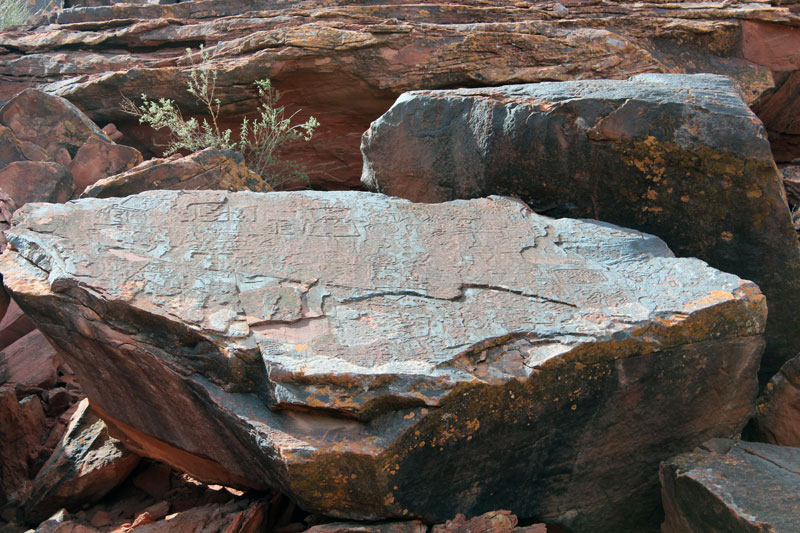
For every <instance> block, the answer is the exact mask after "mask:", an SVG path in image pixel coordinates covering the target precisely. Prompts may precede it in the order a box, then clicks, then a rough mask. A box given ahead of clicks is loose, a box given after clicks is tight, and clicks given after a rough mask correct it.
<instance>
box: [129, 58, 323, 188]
mask: <svg viewBox="0 0 800 533" xmlns="http://www.w3.org/2000/svg"><path fill="white" fill-rule="evenodd" d="M186 54H187V57H188V58H189V59H190V60H192V58H193V55H192V51H191V50H189V49H187V50H186ZM199 55H200V61H199V62H196V63H195V62H193V65H194V68H193V69H192V70H191V72H190V74H189V81H188V83H187V86H186V90H187V92H188V93H189V94H191V95H192V96H194V97H195V98H196V99H197V101H198V102H200V104H201V106H202V107H203V108H204V109H205V110H206V111H207V113H208V117H209V118H207V119H203V120H202V121H200V120H198V119H196V118H189V119H185V118H184V117H183V114H182V113H181V110H180V109H179V108H178V106H177V105H176V104H175V101H174V100H170V99H168V98H160V99H158V100H153V99H151V98H149V97H148V96H147V95H145V94H143V95H141V104H138V105H137V104H136V103H134V102H133V101H132V100H130V99H127V98H124V99H123V104H122V107H123V109H124V110H126V111H128V112H129V113H131V114H133V115H135V116H137V117H139V122H140V123H142V124H148V125H149V126H151V127H152V128H154V129H156V130H163V129H166V130H167V131H168V132H169V134H170V140H169V142H168V144H167V145H166V149H165V151H164V154H165V155H170V154H174V153H175V152H178V151H180V150H186V151H189V152H196V151H198V150H202V149H204V148H219V149H221V150H238V151H239V152H241V153H242V155H244V158H245V161H246V162H247V166H248V167H249V168H250V169H251V170H252V171H253V172H255V173H256V174H258V175H259V176H261V178H262V179H263V180H264V181H266V182H267V183H268V184H269V185H270V186H272V187H274V188H279V187H280V186H281V185H284V184H286V183H297V182H298V181H304V182H307V181H308V177H307V176H306V175H305V172H304V171H303V168H302V166H300V165H299V164H297V163H296V162H294V161H285V160H283V159H282V158H281V157H280V156H281V152H282V151H283V149H285V148H286V147H287V146H288V145H290V144H291V143H293V142H295V141H310V140H311V137H312V136H313V134H314V129H315V128H316V127H317V126H319V123H318V122H317V119H315V118H314V117H310V118H309V119H308V120H307V121H305V122H303V123H298V124H292V121H293V120H294V118H295V115H297V112H295V113H293V114H292V115H290V116H288V117H287V116H286V113H285V108H284V106H281V105H278V100H279V99H280V96H281V95H280V93H279V92H278V91H277V90H276V89H275V88H274V87H273V86H272V84H271V83H270V81H269V80H256V81H255V82H254V84H255V87H256V91H257V93H258V98H259V105H258V109H257V116H256V118H255V119H253V120H248V119H247V118H246V117H245V118H244V119H243V120H242V124H241V126H240V128H239V131H238V132H237V135H235V136H234V133H233V132H232V131H231V130H230V129H225V130H223V129H222V128H221V127H220V125H219V112H220V100H219V98H216V96H215V91H216V86H217V75H218V74H217V71H216V70H214V69H212V68H209V67H208V59H209V58H208V53H207V52H206V50H205V49H204V48H203V47H202V46H201V47H200V54H199Z"/></svg>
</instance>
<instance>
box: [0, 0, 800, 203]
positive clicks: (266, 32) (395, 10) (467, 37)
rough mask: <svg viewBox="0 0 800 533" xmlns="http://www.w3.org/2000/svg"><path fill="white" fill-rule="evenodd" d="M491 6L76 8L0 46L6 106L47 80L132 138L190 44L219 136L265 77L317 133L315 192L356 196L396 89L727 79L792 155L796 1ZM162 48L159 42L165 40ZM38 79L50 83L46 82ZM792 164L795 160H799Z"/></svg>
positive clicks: (255, 1) (332, 3)
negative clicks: (139, 107) (144, 100)
mask: <svg viewBox="0 0 800 533" xmlns="http://www.w3.org/2000/svg"><path fill="white" fill-rule="evenodd" d="M563 4H564V6H566V7H563V6H562V9H558V10H555V9H553V3H552V2H526V1H518V0H495V1H492V2H475V1H471V0H458V1H448V2H441V1H438V2H437V1H432V0H422V1H416V0H415V1H413V2H408V1H402V0H399V1H398V0H393V1H391V2H380V3H375V2H371V1H352V0H326V1H325V2H319V1H316V0H305V1H293V2H288V3H287V2H285V1H281V0H225V1H220V0H206V1H191V2H179V3H175V4H173V5H126V4H118V5H114V6H107V7H84V8H81V7H77V8H74V9H69V10H64V11H62V12H60V13H55V14H52V15H49V16H48V17H40V18H39V19H38V22H36V21H32V22H33V23H34V26H32V27H28V28H25V29H24V30H18V31H11V32H6V33H5V34H2V35H1V36H0V47H2V48H0V51H1V52H2V54H3V55H2V58H3V59H2V61H0V76H1V77H2V80H3V82H2V83H0V98H10V97H11V96H13V95H14V94H15V93H16V92H17V91H18V90H19V89H20V88H22V87H30V86H34V85H42V86H44V87H46V89H47V90H48V91H51V92H54V93H57V94H60V95H62V96H65V97H67V98H69V99H70V101H72V102H73V103H75V104H77V105H78V106H79V107H80V108H81V109H83V110H84V111H85V112H86V113H88V115H89V116H90V117H91V118H92V119H93V120H95V121H96V122H98V123H100V124H102V123H105V122H108V121H113V122H115V123H116V125H117V126H118V127H119V129H120V131H123V132H124V133H125V134H126V141H131V142H137V143H140V144H139V145H137V146H141V148H142V149H144V148H145V147H148V146H152V145H153V143H152V136H153V134H152V131H151V130H149V129H146V128H142V127H139V126H138V124H137V123H136V121H135V119H132V118H131V117H130V116H125V115H124V114H123V113H122V111H121V110H120V105H119V103H120V93H121V92H122V93H124V94H125V95H126V96H128V97H132V98H134V97H138V96H139V95H140V94H141V93H147V94H150V95H151V96H153V97H166V98H173V99H175V98H177V99H178V100H179V105H181V106H183V108H184V109H186V110H187V111H189V112H192V111H198V108H197V102H196V101H195V99H194V97H192V96H191V95H189V94H187V93H184V92H182V91H179V90H177V89H178V88H180V87H183V86H184V82H185V79H186V76H187V71H188V69H189V64H188V62H186V61H182V60H181V59H180V57H181V56H182V55H183V53H184V48H185V47H187V46H191V47H193V48H195V49H196V48H197V46H198V45H199V44H201V43H203V44H205V45H206V48H207V49H208V50H209V51H210V52H211V54H212V55H213V59H212V61H213V63H212V64H213V66H214V67H215V68H217V69H218V70H219V72H220V76H219V79H218V84H217V87H218V91H217V94H218V96H219V97H220V99H221V101H222V104H223V109H222V113H223V118H224V120H227V121H228V122H227V123H226V127H227V126H231V125H233V124H238V123H239V122H240V116H239V115H240V114H241V113H245V112H253V111H254V110H255V107H256V101H255V92H254V88H253V87H252V85H251V84H252V81H253V80H255V79H259V78H270V79H272V80H273V81H274V82H275V84H276V86H277V87H278V88H279V89H280V90H281V91H282V92H283V93H284V98H285V102H286V103H287V105H288V106H289V108H290V109H292V110H294V109H297V108H302V110H303V117H306V116H308V114H311V115H314V116H315V117H317V118H318V119H319V120H320V123H321V126H320V128H319V129H318V132H317V133H316V134H315V139H314V140H313V141H312V143H311V145H308V146H299V147H298V148H297V149H296V150H294V152H293V153H288V154H287V158H289V159H295V160H302V161H303V162H304V163H306V164H307V166H308V170H309V176H310V177H311V180H312V183H313V184H315V185H318V186H326V187H342V186H351V187H358V176H359V172H360V166H361V158H360V154H359V153H358V139H359V136H360V135H361V133H362V132H363V131H364V130H365V129H366V128H367V127H368V126H369V123H370V122H371V121H372V120H375V119H376V118H377V117H379V116H380V115H381V113H383V112H384V111H386V109H388V108H389V106H391V104H392V102H393V101H394V99H395V98H396V97H397V96H399V95H400V94H401V93H402V92H404V91H408V90H415V89H437V88H452V87H457V86H470V87H471V86H487V85H502V84H508V83H527V82H538V81H564V80H569V79H582V78H622V79H624V78H627V77H629V76H631V75H634V74H638V73H643V72H686V73H694V72H714V73H718V74H725V75H729V76H731V77H732V78H733V79H735V80H736V83H737V85H738V86H739V87H740V88H741V89H742V91H743V93H744V94H745V96H746V98H747V101H748V103H757V105H758V106H759V108H760V109H763V110H764V119H765V122H766V123H767V126H768V128H769V130H770V133H771V135H772V136H773V137H774V138H775V139H776V141H778V140H780V141H781V142H782V145H783V146H785V147H786V148H785V149H783V150H782V153H783V155H785V157H787V158H788V159H786V160H787V161H788V160H790V159H792V158H793V157H798V156H800V143H797V141H796V139H797V137H798V131H797V124H798V122H799V120H798V116H800V113H798V110H797V103H796V102H797V96H798V94H800V92H798V91H797V90H796V84H797V80H798V75H797V69H798V67H797V55H796V53H795V52H793V48H792V46H793V44H794V43H796V42H797V35H800V28H798V26H800V17H799V16H798V13H797V10H796V6H777V5H776V4H777V2H757V3H756V2H748V1H745V0H731V1H726V2H691V3H689V2H681V3H668V4H665V3H663V2H630V1H627V0H620V1H614V0H607V1H604V2H577V1H569V2H567V1H565V2H563ZM167 43H168V44H169V46H164V45H165V44H167ZM43 84H46V85H43ZM793 154H795V155H793Z"/></svg>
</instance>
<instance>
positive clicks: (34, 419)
mask: <svg viewBox="0 0 800 533" xmlns="http://www.w3.org/2000/svg"><path fill="white" fill-rule="evenodd" d="M44 432H45V416H44V410H43V409H42V403H41V402H40V401H39V398H38V397H37V396H27V397H26V398H23V399H22V400H20V401H17V394H16V392H15V390H14V387H13V386H12V385H3V386H0V505H2V504H4V503H6V502H7V501H9V500H16V499H18V498H19V496H20V495H21V494H24V492H25V490H27V488H28V487H29V486H30V478H31V477H33V476H32V473H31V472H30V466H29V464H28V462H29V460H30V459H32V458H33V457H34V456H35V455H36V454H37V453H38V451H39V448H40V446H41V441H42V439H43V435H44Z"/></svg>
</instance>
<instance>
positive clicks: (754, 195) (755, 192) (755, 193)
mask: <svg viewBox="0 0 800 533" xmlns="http://www.w3.org/2000/svg"><path fill="white" fill-rule="evenodd" d="M762 194H763V193H762V192H761V189H755V190H752V191H747V197H748V198H761V196H762Z"/></svg>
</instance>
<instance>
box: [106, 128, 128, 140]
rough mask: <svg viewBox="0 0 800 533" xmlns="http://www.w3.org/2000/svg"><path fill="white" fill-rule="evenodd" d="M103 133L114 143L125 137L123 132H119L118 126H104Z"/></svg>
mask: <svg viewBox="0 0 800 533" xmlns="http://www.w3.org/2000/svg"><path fill="white" fill-rule="evenodd" d="M103 133H105V134H106V135H107V136H108V138H109V139H111V140H112V141H114V142H117V141H118V140H120V139H121V138H123V137H124V135H123V134H122V132H121V131H119V130H117V126H115V125H114V124H106V125H105V126H103Z"/></svg>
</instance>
